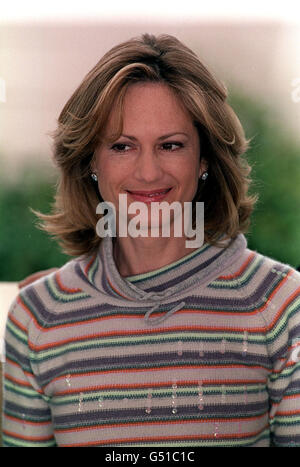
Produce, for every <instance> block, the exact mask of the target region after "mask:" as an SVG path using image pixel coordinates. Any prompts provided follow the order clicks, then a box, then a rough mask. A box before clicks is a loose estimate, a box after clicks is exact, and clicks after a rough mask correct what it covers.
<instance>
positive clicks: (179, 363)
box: [3, 235, 300, 447]
mask: <svg viewBox="0 0 300 467" xmlns="http://www.w3.org/2000/svg"><path fill="white" fill-rule="evenodd" d="M299 337H300V274H299V273H298V272H297V271H295V270H294V269H292V268H291V267H290V266H288V265H285V264H281V263H279V262H276V261H274V260H272V259H270V258H267V257H265V256H262V255H260V254H258V253H257V252H254V251H251V250H249V249H248V248H247V244H246V240H245V237H244V236H243V235H239V236H238V237H237V238H236V239H234V240H233V241H232V242H231V243H230V244H229V245H228V246H227V247H226V248H218V247H215V246H210V245H207V244H205V245H203V246H202V247H201V248H199V249H198V250H196V251H194V252H193V253H190V254H189V255H187V256H185V257H183V258H182V259H180V260H179V261H176V262H174V263H172V264H169V265H167V266H165V267H163V268H160V269H157V270H155V271H151V272H149V273H146V274H140V275H136V276H132V277H129V278H124V277H121V276H120V274H119V273H118V270H117V268H116V265H115V263H114V260H113V254H112V242H111V239H110V238H108V237H107V238H106V239H104V240H103V241H102V243H101V246H100V248H99V251H98V252H97V254H95V255H93V256H90V257H88V258H87V257H84V256H82V257H79V258H76V259H73V260H71V261H69V262H68V263H67V264H65V265H64V266H63V267H62V268H61V269H59V270H58V271H57V272H55V273H52V274H50V275H48V276H46V277H44V278H42V279H39V280H38V281H36V282H34V283H33V284H30V285H29V286H27V287H26V288H24V289H22V290H21V292H20V294H19V295H18V297H17V298H16V300H15V301H14V303H13V304H12V306H11V309H10V312H9V317H8V321H7V328H6V364H5V391H4V415H3V444H4V445H5V446H44V447H46V446H74V447H75V446H152V447H153V446H160V447H163V446H168V447H172V446H180V447H184V446H195V447H196V446H228V447H230V446H234V447H238V446H270V444H271V443H274V444H275V445H279V446H300V363H299V360H300V359H299V356H298V354H299V348H300V345H299V342H300V339H299ZM297 346H298V347H297Z"/></svg>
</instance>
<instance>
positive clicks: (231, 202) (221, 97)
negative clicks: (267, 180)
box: [36, 34, 256, 256]
mask: <svg viewBox="0 0 300 467" xmlns="http://www.w3.org/2000/svg"><path fill="white" fill-rule="evenodd" d="M141 81H149V82H158V83H165V84H167V85H168V86H170V88H171V89H173V91H175V93H176V94H177V96H178V97H179V98H180V99H181V101H182V102H183V104H184V105H185V107H186V108H187V110H188V111H189V112H190V115H191V116H192V118H193V120H194V123H195V125H196V127H197V128H198V131H199V136H200V145H201V157H203V158H204V159H205V160H206V162H207V164H208V172H209V178H208V179H207V181H206V182H205V183H203V181H201V180H200V181H199V184H198V190H197V193H196V196H195V198H194V200H193V201H194V202H196V201H204V203H205V204H204V206H205V241H206V242H208V243H211V244H217V243H218V239H219V238H220V236H221V235H223V236H224V234H225V236H226V237H227V238H228V237H229V238H234V237H235V236H236V235H237V234H238V233H244V232H246V231H247V229H248V227H249V217H250V214H251V212H252V210H253V206H254V203H255V201H256V197H255V196H253V195H252V196H250V195H249V194H248V188H249V184H250V178H249V174H250V167H249V165H248V164H247V162H246V160H245V159H244V158H242V157H241V156H242V155H243V154H244V153H245V152H246V150H247V147H248V141H247V140H246V138H245V135H244V131H243V128H242V126H241V124H240V122H239V120H238V118H237V116H236V114H235V113H234V111H233V109H232V108H231V107H230V105H229V104H228V102H227V101H226V99H227V90H226V88H225V87H224V85H223V84H221V83H220V82H218V81H217V80H216V79H215V77H214V76H213V75H212V74H211V73H210V71H209V70H208V69H207V68H206V67H205V66H204V65H203V63H201V61H200V60H199V58H198V57H197V55H196V54H195V53H194V52H193V51H192V50H190V49H189V48H188V47H186V46H185V45H184V44H183V43H182V42H180V41H179V40H178V39H176V38H175V37H173V36H170V35H166V34H164V35H159V36H157V37H155V36H153V35H150V34H143V35H142V36H141V37H137V38H133V39H131V40H128V41H126V42H124V43H121V44H119V45H117V46H115V47H113V48H112V49H111V50H110V51H109V52H107V53H106V54H105V55H104V56H103V57H102V58H101V59H100V60H99V62H98V63H97V64H96V65H95V66H94V67H93V68H92V70H91V71H90V72H89V73H88V74H87V75H86V77H85V78H84V80H83V81H82V83H81V84H80V86H79V87H78V88H77V89H76V91H75V92H74V93H73V95H72V96H71V97H70V99H69V100H68V101H67V103H66V104H65V106H64V108H63V110H62V112H61V114H60V116H59V119H58V126H57V129H56V130H55V132H53V134H52V136H53V140H54V160H55V163H56V165H57V166H58V168H59V172H60V177H59V181H58V184H57V192H56V196H55V202H54V204H53V206H52V212H51V213H50V214H42V213H39V212H36V215H37V216H38V217H39V219H40V220H41V223H40V227H41V228H42V229H43V230H46V231H47V232H48V233H50V234H51V235H53V236H54V237H55V238H56V239H57V240H58V242H59V243H60V245H61V247H62V249H63V251H64V252H66V253H67V254H69V255H72V256H73V255H75V256H76V255H81V254H90V253H91V252H92V251H93V250H95V249H96V248H98V246H99V243H100V242H101V238H100V237H98V235H97V234H96V230H95V226H96V223H97V221H98V220H99V216H97V215H96V206H97V204H98V203H99V201H103V200H102V199H101V196H100V194H99V191H98V187H97V185H96V184H95V183H94V182H93V180H92V179H91V177H90V173H91V163H92V160H93V154H94V151H95V149H96V147H97V146H98V144H99V143H100V142H101V138H102V135H103V134H104V130H105V125H106V123H107V120H108V115H109V114H110V110H111V108H112V106H117V109H118V112H117V115H118V118H117V120H118V121H116V122H115V127H116V132H115V135H114V137H115V138H118V137H119V135H120V134H121V132H122V108H123V107H122V106H123V101H124V95H125V92H126V89H127V87H128V86H129V85H130V84H133V83H135V82H141ZM199 157H200V155H199Z"/></svg>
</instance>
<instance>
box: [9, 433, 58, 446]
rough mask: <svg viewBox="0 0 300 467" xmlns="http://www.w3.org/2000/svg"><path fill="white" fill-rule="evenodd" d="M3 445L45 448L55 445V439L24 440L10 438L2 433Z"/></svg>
mask: <svg viewBox="0 0 300 467" xmlns="http://www.w3.org/2000/svg"><path fill="white" fill-rule="evenodd" d="M3 445H4V446H8V447H24V448H26V447H28V448H30V447H41V448H47V447H51V446H56V442H55V439H53V440H49V441H26V440H22V439H19V438H12V437H11V436H8V435H6V434H4V433H3Z"/></svg>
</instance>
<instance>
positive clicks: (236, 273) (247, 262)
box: [217, 252, 256, 280]
mask: <svg viewBox="0 0 300 467" xmlns="http://www.w3.org/2000/svg"><path fill="white" fill-rule="evenodd" d="M255 254H256V253H255V252H252V253H250V254H249V256H248V258H247V259H246V261H245V262H244V263H243V264H242V266H241V267H240V269H239V270H238V271H236V272H234V273H233V274H228V275H227V276H219V277H218V278H217V280H219V279H225V280H230V279H234V278H235V277H238V276H240V275H241V274H242V273H243V272H244V270H245V269H246V268H247V266H248V264H249V263H250V262H251V261H252V259H253V258H254V256H255Z"/></svg>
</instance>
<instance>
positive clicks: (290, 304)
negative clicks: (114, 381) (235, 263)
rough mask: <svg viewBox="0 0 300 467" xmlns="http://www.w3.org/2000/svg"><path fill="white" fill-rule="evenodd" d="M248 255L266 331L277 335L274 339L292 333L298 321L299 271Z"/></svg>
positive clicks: (264, 257) (264, 258)
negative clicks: (253, 270) (254, 267)
mask: <svg viewBox="0 0 300 467" xmlns="http://www.w3.org/2000/svg"><path fill="white" fill-rule="evenodd" d="M248 255H250V256H251V257H252V258H253V261H254V262H256V273H255V278H254V281H255V290H256V294H257V296H260V298H261V302H260V303H261V307H260V312H261V316H262V317H263V319H264V321H265V325H266V331H267V332H268V331H270V332H273V331H274V332H275V331H276V332H275V334H276V335H277V332H278V335H279V334H281V333H283V332H284V330H286V331H288V329H289V330H290V331H291V329H292V328H294V327H295V326H296V325H297V326H298V324H297V323H299V321H300V315H299V313H300V273H299V271H297V270H296V269H295V268H294V267H292V266H291V265H289V264H286V263H283V262H280V261H277V260H275V259H273V258H271V257H268V256H264V255H261V254H259V253H257V252H255V251H251V250H248ZM275 334H274V336H275ZM274 336H273V337H274Z"/></svg>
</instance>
